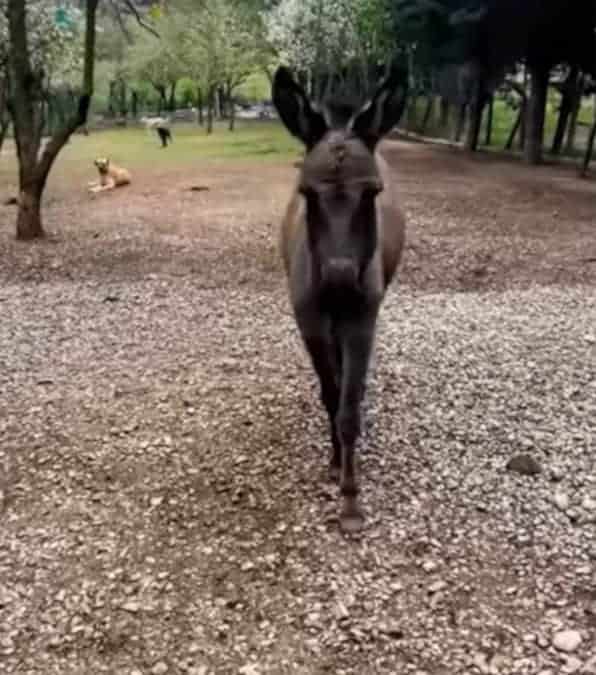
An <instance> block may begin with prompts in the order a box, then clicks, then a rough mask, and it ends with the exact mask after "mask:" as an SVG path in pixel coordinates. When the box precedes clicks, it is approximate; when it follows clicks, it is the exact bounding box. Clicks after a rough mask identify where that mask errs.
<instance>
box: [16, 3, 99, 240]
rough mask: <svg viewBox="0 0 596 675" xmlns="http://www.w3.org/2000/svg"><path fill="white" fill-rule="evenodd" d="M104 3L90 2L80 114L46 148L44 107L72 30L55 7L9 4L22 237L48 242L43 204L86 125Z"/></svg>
mask: <svg viewBox="0 0 596 675" xmlns="http://www.w3.org/2000/svg"><path fill="white" fill-rule="evenodd" d="M97 2H98V0H87V2H86V6H85V37H84V60H83V78H82V87H81V91H80V96H79V99H78V105H77V109H76V111H75V112H74V113H73V114H72V115H71V116H70V117H69V118H68V119H67V120H66V122H65V123H64V124H63V125H62V126H61V127H60V128H59V129H57V130H56V131H55V132H54V133H53V135H52V136H51V138H50V139H49V141H48V142H47V143H46V145H45V147H44V148H43V149H42V148H41V138H42V133H43V128H44V123H45V112H44V102H45V100H46V93H47V90H48V87H49V82H50V81H51V76H52V75H53V74H54V72H55V71H54V65H55V62H56V61H58V62H59V61H60V60H61V59H63V58H64V53H65V52H64V48H65V46H66V47H68V46H70V45H71V43H74V42H75V37H76V36H72V35H68V32H65V33H63V31H68V29H63V28H61V27H59V26H56V23H55V21H54V18H55V14H54V12H53V11H52V7H50V6H48V5H47V4H45V3H35V2H29V3H26V2H25V0H5V3H6V5H5V11H6V19H7V25H8V36H9V44H8V63H9V69H8V72H9V79H10V93H11V96H10V112H11V117H12V122H13V128H14V135H15V141H16V146H17V158H18V163H19V198H18V210H17V226H16V229H17V238H18V239H22V240H28V239H35V238H39V237H43V235H44V230H43V225H42V219H41V199H42V195H43V191H44V188H45V185H46V181H47V178H48V175H49V172H50V170H51V168H52V165H53V163H54V161H55V159H56V157H57V156H58V153H59V152H60V150H61V149H62V148H63V147H64V145H65V144H66V142H67V141H68V139H69V137H70V136H71V134H72V133H73V132H74V131H75V130H76V129H77V128H78V127H79V126H81V125H83V124H84V123H85V122H86V119H87V112H88V110H89V103H90V100H91V95H92V93H93V65H94V51H95V17H96V10H97Z"/></svg>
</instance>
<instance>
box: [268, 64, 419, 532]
mask: <svg viewBox="0 0 596 675" xmlns="http://www.w3.org/2000/svg"><path fill="white" fill-rule="evenodd" d="M406 82H407V77H406V75H405V73H403V72H402V71H399V70H393V71H392V73H391V74H390V75H389V76H388V77H387V78H386V79H385V81H384V82H383V83H382V84H381V85H380V86H379V88H378V89H377V91H376V93H375V94H374V96H373V97H372V99H371V100H370V101H369V102H368V103H367V104H366V105H364V106H363V107H361V108H360V109H352V110H346V106H328V107H327V108H326V109H323V108H321V109H319V108H318V107H315V106H314V105H311V103H310V101H309V100H308V98H307V97H306V95H305V93H304V91H303V90H302V88H301V87H300V86H299V85H298V84H297V83H296V82H295V81H294V80H293V78H292V75H291V74H290V72H289V71H288V70H287V69H286V68H283V67H282V68H279V69H278V71H277V73H276V75H275V79H274V82H273V102H274V105H275V107H276V109H277V111H278V113H279V115H280V117H281V119H282V121H283V123H284V124H285V126H286V127H287V129H288V130H289V131H290V133H292V134H293V135H294V136H297V137H298V138H299V139H300V140H301V141H302V142H303V143H304V145H305V148H306V153H305V157H304V162H303V164H302V167H301V170H300V176H299V178H298V182H297V185H296V188H295V190H294V193H293V195H292V198H291V200H290V203H289V205H288V207H287V211H286V215H285V218H284V221H283V225H282V232H281V251H282V255H283V260H284V264H285V269H286V272H287V275H288V280H289V291H290V298H291V301H292V305H293V309H294V314H295V317H296V322H297V324H298V327H299V329H300V333H301V335H302V339H303V340H304V343H305V345H306V348H307V350H308V353H309V354H310V357H311V360H312V363H313V366H314V368H315V370H316V372H317V375H318V377H319V381H320V385H321V400H322V402H323V405H324V406H325V408H326V410H327V413H328V414H329V421H330V424H331V441H332V444H333V452H332V455H331V465H330V475H331V477H332V478H333V479H334V480H337V479H339V484H340V490H341V494H342V496H343V505H342V510H341V516H340V523H341V526H342V528H343V529H344V530H346V531H352V532H353V531H357V530H359V529H361V527H362V525H363V522H364V521H363V515H362V512H361V509H360V506H359V502H358V491H359V490H358V480H357V476H356V472H355V467H354V447H355V444H356V441H357V440H358V438H359V436H360V426H361V422H360V407H361V403H362V399H363V397H364V391H365V387H366V377H367V371H368V363H369V358H370V355H371V351H372V349H373V345H374V335H375V325H376V321H377V315H378V313H379V308H380V306H381V303H382V301H383V297H384V295H385V290H386V289H387V286H388V285H389V283H390V282H391V280H392V278H393V276H394V274H395V270H396V268H397V265H398V263H399V260H400V258H401V252H402V248H403V243H404V218H403V216H402V214H401V212H400V209H399V207H398V204H397V200H396V197H395V195H394V194H393V190H392V184H391V175H390V173H389V169H388V167H387V165H386V163H385V161H384V160H383V159H382V157H381V156H380V155H379V153H378V150H377V145H378V143H379V141H380V140H381V139H382V138H383V136H384V135H385V134H386V133H387V132H388V131H390V130H391V129H392V128H393V127H394V126H395V125H396V124H397V123H398V121H399V119H400V117H401V114H402V112H403V109H404V105H405V100H406Z"/></svg>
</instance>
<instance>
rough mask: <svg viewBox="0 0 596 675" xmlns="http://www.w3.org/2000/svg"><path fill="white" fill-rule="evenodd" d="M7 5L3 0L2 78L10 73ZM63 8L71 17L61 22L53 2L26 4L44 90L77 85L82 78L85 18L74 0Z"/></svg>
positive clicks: (0, 7)
mask: <svg viewBox="0 0 596 675" xmlns="http://www.w3.org/2000/svg"><path fill="white" fill-rule="evenodd" d="M6 7H7V0H0V79H3V77H5V76H6V75H7V72H8V55H9V48H10V40H9V35H8V20H7V16H6ZM62 9H63V10H64V13H65V16H66V17H67V18H68V20H67V21H66V22H63V23H61V24H59V23H58V22H57V21H56V6H55V5H54V4H52V3H47V2H39V1H35V0H28V2H27V4H26V12H27V43H28V47H29V56H30V60H31V67H32V69H33V72H34V74H35V76H36V77H37V78H38V79H39V81H40V84H41V87H42V90H44V91H45V92H50V91H52V89H54V88H56V87H73V88H74V87H76V86H77V85H78V84H79V82H80V79H81V68H82V63H83V32H84V17H83V15H82V12H81V11H80V10H79V9H78V7H77V6H76V5H75V3H65V4H64V5H63V7H62Z"/></svg>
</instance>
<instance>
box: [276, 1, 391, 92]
mask: <svg viewBox="0 0 596 675" xmlns="http://www.w3.org/2000/svg"><path fill="white" fill-rule="evenodd" d="M264 18H265V23H266V27H267V37H268V39H269V41H270V42H271V43H272V44H273V45H274V47H275V48H276V50H277V52H278V54H279V57H280V59H281V60H282V61H284V62H286V63H288V64H289V65H290V66H292V67H293V68H294V69H295V70H297V71H298V72H300V73H301V74H302V75H303V77H305V78H306V80H307V82H306V84H307V85H308V86H309V89H310V93H311V95H313V96H315V97H317V98H322V97H323V96H324V95H325V94H327V93H330V90H337V89H338V88H339V89H340V90H342V89H343V90H346V89H347V90H348V91H350V93H353V92H354V91H355V90H364V91H366V90H367V89H368V88H369V86H370V75H371V74H372V73H373V72H374V70H375V67H376V66H378V65H380V64H381V63H384V62H386V61H387V60H388V59H389V58H390V57H391V55H392V53H393V52H394V51H395V46H396V45H395V40H394V37H393V31H392V21H391V12H390V3H389V2H388V0H281V2H280V3H279V4H278V5H277V6H276V7H274V8H273V9H271V10H270V11H268V12H266V13H265V14H264Z"/></svg>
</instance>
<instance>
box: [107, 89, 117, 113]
mask: <svg viewBox="0 0 596 675" xmlns="http://www.w3.org/2000/svg"><path fill="white" fill-rule="evenodd" d="M108 117H116V81H115V80H112V81H111V82H110V93H109V94H108Z"/></svg>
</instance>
